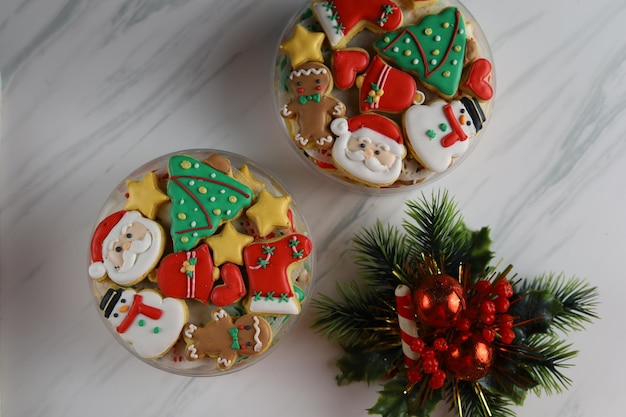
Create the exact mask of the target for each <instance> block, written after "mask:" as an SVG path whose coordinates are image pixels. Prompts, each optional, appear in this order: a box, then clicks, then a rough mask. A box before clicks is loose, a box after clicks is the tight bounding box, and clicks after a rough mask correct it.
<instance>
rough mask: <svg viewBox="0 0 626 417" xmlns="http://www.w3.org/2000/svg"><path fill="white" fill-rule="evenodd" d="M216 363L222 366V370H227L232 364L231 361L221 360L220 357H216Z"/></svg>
mask: <svg viewBox="0 0 626 417" xmlns="http://www.w3.org/2000/svg"><path fill="white" fill-rule="evenodd" d="M217 363H218V364H220V365H223V367H224V368H229V367H230V365H231V364H232V363H233V361H231V360H228V359H224V358H221V357H219V356H218V357H217Z"/></svg>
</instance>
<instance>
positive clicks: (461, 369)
mask: <svg viewBox="0 0 626 417" xmlns="http://www.w3.org/2000/svg"><path fill="white" fill-rule="evenodd" d="M492 364H493V346H492V345H491V343H489V342H488V341H487V340H486V339H485V338H484V337H483V336H482V335H481V334H478V333H470V332H467V333H461V334H459V335H457V336H456V337H454V338H453V339H452V342H451V343H450V345H449V346H448V350H447V351H446V353H445V359H444V366H445V370H446V371H447V372H449V373H450V374H451V375H453V376H455V377H456V378H459V379H462V380H465V381H478V380H479V379H480V378H482V377H484V376H485V375H487V373H488V372H489V369H490V368H491V365H492Z"/></svg>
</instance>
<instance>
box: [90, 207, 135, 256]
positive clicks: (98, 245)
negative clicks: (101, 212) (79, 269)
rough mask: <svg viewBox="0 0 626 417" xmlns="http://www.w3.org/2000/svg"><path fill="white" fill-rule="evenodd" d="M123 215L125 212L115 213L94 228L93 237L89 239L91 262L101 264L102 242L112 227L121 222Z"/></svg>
mask: <svg viewBox="0 0 626 417" xmlns="http://www.w3.org/2000/svg"><path fill="white" fill-rule="evenodd" d="M125 213H126V211H125V210H120V211H116V212H115V213H113V214H111V215H110V216H108V217H107V218H105V219H104V220H102V221H101V222H100V224H98V227H96V230H95V231H94V232H93V237H92V238H91V260H92V261H96V262H102V242H104V240H105V239H106V237H107V235H108V234H109V232H110V231H111V229H112V228H113V226H115V225H116V224H118V223H119V221H120V220H122V217H124V214H125Z"/></svg>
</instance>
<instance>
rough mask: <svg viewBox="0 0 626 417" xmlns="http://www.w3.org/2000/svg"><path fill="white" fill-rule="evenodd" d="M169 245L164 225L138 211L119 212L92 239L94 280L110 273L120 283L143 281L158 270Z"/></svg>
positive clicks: (90, 268)
mask: <svg viewBox="0 0 626 417" xmlns="http://www.w3.org/2000/svg"><path fill="white" fill-rule="evenodd" d="M164 246H165V240H164V231H163V228H162V227H161V226H160V225H159V224H158V223H156V222H155V221H153V220H150V219H147V218H145V217H143V216H142V215H141V213H139V212H138V211H128V212H125V211H119V212H116V213H113V214H112V215H110V216H109V217H107V218H106V219H104V220H103V221H102V222H100V224H99V225H98V228H97V229H96V231H95V232H94V236H93V238H92V247H91V252H92V254H91V256H92V260H93V262H92V264H91V265H90V266H89V275H90V276H91V277H92V278H94V279H102V278H104V277H106V276H108V277H109V278H110V279H111V280H112V281H113V282H115V283H117V284H120V285H132V284H136V283H137V282H139V281H141V280H142V279H143V278H145V277H146V275H148V273H149V272H150V271H152V270H153V269H154V267H155V266H156V264H157V263H158V261H159V259H160V258H161V255H162V253H163V249H164Z"/></svg>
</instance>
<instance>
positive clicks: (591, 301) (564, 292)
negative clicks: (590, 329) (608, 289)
mask: <svg viewBox="0 0 626 417" xmlns="http://www.w3.org/2000/svg"><path fill="white" fill-rule="evenodd" d="M529 290H537V291H548V292H549V293H551V294H553V295H554V297H555V298H556V299H557V300H559V301H560V303H561V306H562V310H561V311H560V312H559V313H558V314H555V316H554V317H553V318H552V322H551V324H552V326H554V327H555V328H557V329H558V330H561V331H563V332H567V331H581V330H584V327H585V324H588V323H591V321H592V320H593V319H598V318H599V317H598V315H597V313H596V307H597V306H598V304H599V301H598V297H599V294H598V290H597V288H596V287H593V286H591V285H589V284H588V283H586V282H585V281H583V280H581V279H579V278H576V277H573V278H570V279H566V278H565V276H564V275H563V274H559V275H555V274H544V275H541V276H539V277H536V278H535V279H533V280H532V281H530V282H528V283H527V284H525V285H524V286H523V287H522V292H525V291H529Z"/></svg>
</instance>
